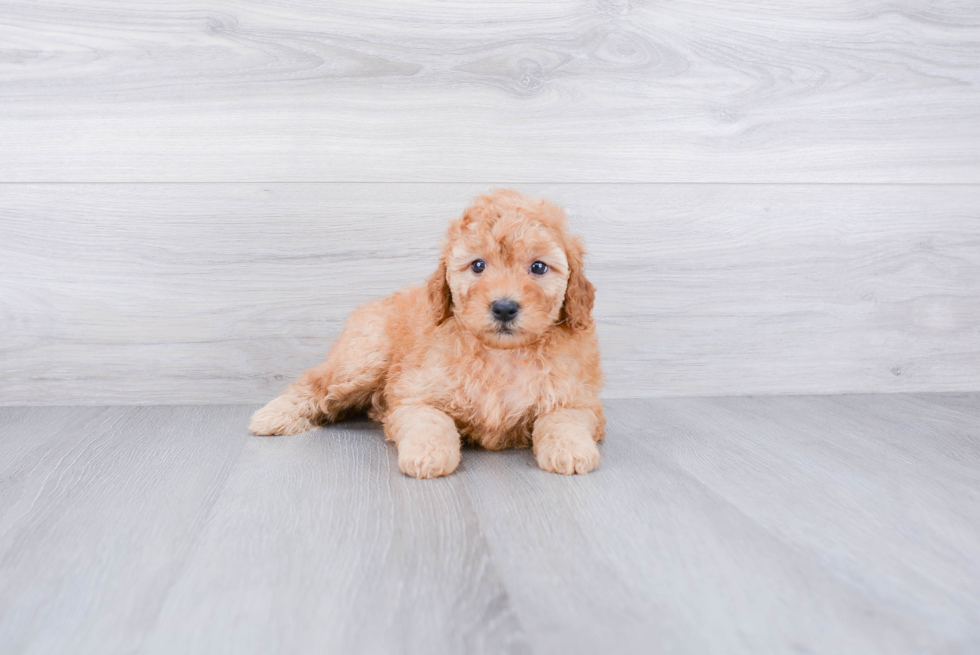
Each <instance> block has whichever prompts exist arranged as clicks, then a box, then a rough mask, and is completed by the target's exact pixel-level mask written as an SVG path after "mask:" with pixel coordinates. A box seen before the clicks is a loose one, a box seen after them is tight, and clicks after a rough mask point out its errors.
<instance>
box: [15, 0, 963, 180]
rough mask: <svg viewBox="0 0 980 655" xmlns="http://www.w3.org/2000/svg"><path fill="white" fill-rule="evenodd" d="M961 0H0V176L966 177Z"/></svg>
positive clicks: (180, 177)
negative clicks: (31, 0) (841, 0)
mask: <svg viewBox="0 0 980 655" xmlns="http://www.w3.org/2000/svg"><path fill="white" fill-rule="evenodd" d="M978 41H980V5H978V4H977V3H975V2H969V1H965V0H964V1H950V2H941V3H937V2H924V1H923V2H901V1H899V0H886V1H882V0H860V1H855V2H849V3H846V4H843V5H842V4H840V3H827V2H822V1H819V0H810V1H809V2H805V3H794V4H793V6H792V8H787V7H786V5H785V3H782V2H775V1H768V2H740V3H731V2H727V1H725V0H713V1H711V2H697V3H695V2H674V3H641V2H632V1H628V0H593V1H589V2H584V1H581V0H565V1H560V2H510V3H482V4H481V3H472V2H435V1H429V2H413V3H411V4H404V3H397V2H391V1H371V2H359V3H354V4H351V3H324V2H308V1H293V0H289V1H287V0H276V1H250V2H228V1H222V0H208V1H206V2H198V3H194V4H193V5H189V4H186V3H178V2H165V3H151V4H146V3H143V4H140V3H132V2H130V3H119V2H115V1H111V0H59V1H56V2H45V3H28V2H7V3H3V4H2V5H0V44H2V46H0V103H2V106H3V112H2V113H0V150H2V151H3V153H4V156H3V157H2V158H0V181H6V182H11V181H18V182H46V181H67V182H82V181H90V182H118V181H142V182H160V181H173V182H186V181H207V182H214V181H228V182H247V181H253V182H270V181H316V182H328V181H381V182H390V181H413V182H419V181H421V182H485V181H494V182H501V183H539V182H595V181H604V182H913V183H921V182H934V183H946V182H961V183H962V182H965V183H978V182H980V165H978V164H980V155H978V153H980V120H978V118H980V113H978V112H980V110H978V107H980V85H978V82H980V48H978V47H977V43H978Z"/></svg>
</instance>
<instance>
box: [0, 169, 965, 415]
mask: <svg viewBox="0 0 980 655" xmlns="http://www.w3.org/2000/svg"><path fill="white" fill-rule="evenodd" d="M487 188H488V187H486V186H484V185H466V184H395V185H387V184H268V185H259V184H104V185H95V184H79V185H63V184H53V185H52V184H37V185H27V184H17V185H0V334H2V335H3V339H2V341H0V403H2V404H7V405H12V404H64V403H81V404H96V403H225V402H261V401H263V400H265V399H267V398H269V397H271V396H272V395H273V394H275V393H276V392H277V391H279V390H280V388H281V387H283V386H284V385H285V384H287V383H288V381H289V380H290V379H292V378H293V377H294V376H296V375H297V374H298V373H300V372H301V371H302V370H303V369H304V368H305V367H307V366H310V365H312V364H314V363H316V362H318V361H319V360H320V359H321V358H322V357H323V356H324V355H325V354H326V351H327V349H328V348H329V346H330V344H331V342H332V340H333V338H334V337H335V336H336V335H337V334H338V332H339V330H340V327H341V324H342V321H343V319H344V317H345V316H346V315H347V314H348V313H349V312H350V310H351V309H353V308H354V307H355V306H356V305H357V304H359V303H360V302H362V301H365V300H368V299H370V298H374V297H377V296H380V295H383V294H386V293H389V292H391V291H394V290H396V289H398V288H400V287H402V286H405V285H407V284H413V283H419V282H421V281H422V280H423V278H424V277H425V276H426V275H427V274H428V273H430V272H431V270H432V269H433V268H434V262H435V256H436V252H437V246H438V243H439V240H440V238H441V233H442V230H443V228H444V227H445V225H446V222H447V221H448V220H449V219H450V218H452V217H455V216H456V215H458V214H459V213H460V211H461V210H462V209H463V207H465V206H466V204H467V203H468V202H469V201H470V199H471V198H472V196H473V195H474V194H476V193H479V192H482V191H485V190H486V189H487ZM522 190H524V191H527V192H529V193H532V194H537V195H542V196H545V197H549V198H552V199H554V200H556V201H558V202H560V203H562V204H563V205H564V206H565V207H566V208H567V211H568V213H569V216H570V220H571V222H572V224H573V226H574V227H575V229H576V230H577V231H579V232H580V233H582V234H583V235H584V236H585V237H586V240H587V243H588V245H589V249H590V257H589V260H588V271H589V276H590V278H591V279H592V280H593V281H594V282H595V284H596V286H597V287H598V298H597V303H596V315H597V318H598V321H599V330H600V336H601V339H602V345H603V354H604V362H605V368H606V372H607V378H608V381H607V387H606V393H607V395H608V396H610V397H612V396H642V395H658V396H678V395H715V394H755V393H834V392H888V391H956V390H977V389H980V255H978V253H980V187H978V186H969V185H871V186H867V185H716V184H707V185H682V184H677V185H675V184H670V185H629V184H622V185H613V184H593V185H525V186H523V187H522Z"/></svg>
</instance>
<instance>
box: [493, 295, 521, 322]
mask: <svg viewBox="0 0 980 655" xmlns="http://www.w3.org/2000/svg"><path fill="white" fill-rule="evenodd" d="M520 311H521V306H520V305H518V304H517V303H516V302H515V301H513V300H511V299H510V298H505V299H503V300H494V301H493V302H492V303H491V304H490V313H491V314H493V317H494V318H495V319H497V320H498V321H500V322H501V323H510V322H511V321H513V320H514V319H515V318H517V315H518V314H519V313H520Z"/></svg>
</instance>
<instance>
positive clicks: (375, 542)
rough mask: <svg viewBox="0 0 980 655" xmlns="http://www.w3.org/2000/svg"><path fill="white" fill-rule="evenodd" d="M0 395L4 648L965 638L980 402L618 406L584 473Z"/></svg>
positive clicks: (976, 623) (209, 411)
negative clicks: (410, 474)
mask: <svg viewBox="0 0 980 655" xmlns="http://www.w3.org/2000/svg"><path fill="white" fill-rule="evenodd" d="M253 409H254V407H252V406H203V407H202V406H199V407H186V406H170V407H162V406H161V407H127V408H121V407H108V408H105V407H102V408H100V407H87V408H83V407H74V408H70V407H48V408H23V407H22V408H5V409H2V410H0V652H3V653H73V654H80V653H122V652H126V653H130V652H147V653H196V652H200V653H251V652H254V653H268V652H277V653H299V652H303V653H308V652H334V653H337V652H412V653H415V652H418V653H422V652H425V653H431V652H436V653H438V652H447V653H449V652H454V653H459V652H536V653H555V652H573V653H574V652H581V653H595V652H602V653H614V652H644V653H648V652H681V653H709V652H745V653H760V652H779V653H783V652H822V653H889V654H894V653H906V652H907V653H913V652H918V653H921V652H942V653H975V652H977V651H978V650H980V564H978V562H980V428H978V426H980V394H962V395H882V396H824V397H821V396H798V397H788V396H784V397H743V398H699V399H685V398H675V399H658V400H617V401H610V402H608V403H607V410H608V415H609V435H608V439H607V440H606V442H605V443H604V444H603V445H602V456H603V460H602V464H601V466H600V468H599V469H598V470H597V471H596V472H595V473H593V474H591V475H588V476H584V477H573V478H565V477H560V476H555V475H549V474H545V473H543V472H541V471H539V470H538V469H536V468H535V466H534V462H533V459H532V456H531V454H530V453H529V452H528V451H509V452H502V453H490V452H483V451H477V450H469V451H467V452H465V453H464V459H463V464H462V466H461V468H460V470H459V471H458V472H457V473H456V474H454V475H452V476H450V477H448V478H444V479H440V480H434V481H417V480H412V479H408V478H406V477H404V476H403V475H402V474H401V473H399V471H398V468H397V465H396V460H395V452H394V449H393V447H392V446H390V445H387V444H385V443H384V442H383V441H382V438H381V435H380V431H379V429H378V427H377V426H376V425H375V424H372V423H370V422H368V421H366V420H355V421H352V422H347V423H343V424H341V425H338V426H335V427H330V428H326V429H322V430H319V431H317V432H314V433H310V434H306V435H301V436H297V437H279V438H258V437H252V436H249V435H248V433H247V432H246V429H245V424H246V419H247V417H248V415H249V413H250V412H251V411H252V410H253Z"/></svg>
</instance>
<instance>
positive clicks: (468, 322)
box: [428, 190, 595, 348]
mask: <svg viewBox="0 0 980 655" xmlns="http://www.w3.org/2000/svg"><path fill="white" fill-rule="evenodd" d="M428 292H429V298H430V300H431V302H432V306H433V309H434V311H435V315H436V320H437V321H439V322H441V321H444V320H446V319H448V318H449V317H450V316H452V315H455V316H456V320H457V321H458V322H459V324H460V325H461V326H462V327H463V328H464V329H466V330H469V331H470V332H471V333H473V334H474V335H475V336H476V337H477V338H478V339H479V340H480V341H481V342H483V343H484V344H485V345H487V346H490V347H492V348H518V347H521V346H525V345H528V344H530V343H532V342H534V341H536V340H537V339H539V338H541V337H542V336H543V335H544V334H545V333H546V332H547V331H548V330H550V329H553V328H554V327H556V326H558V325H566V326H567V327H568V328H570V329H573V330H581V329H586V328H588V327H590V326H591V325H592V301H593V298H594V296H595V291H594V289H593V287H592V284H590V283H589V281H588V280H587V279H586V278H585V273H584V272H583V270H582V243H581V240H580V239H579V238H578V237H574V236H571V235H570V234H568V225H567V222H566V220H565V213H564V212H563V211H562V210H561V209H560V208H559V207H557V206H555V205H554V204H552V203H550V202H548V201H546V200H535V199H531V198H528V197H526V196H523V195H521V194H519V193H517V192H516V191H510V190H498V191H494V192H493V193H491V194H489V195H485V196H480V197H479V198H477V199H476V201H475V202H474V203H473V205H472V206H471V207H469V209H467V210H466V211H465V212H464V213H463V216H462V217H461V218H459V219H457V220H455V221H453V222H452V223H451V224H450V226H449V230H448V232H447V233H446V244H445V247H444V248H443V253H442V259H441V261H440V264H439V268H438V270H436V272H435V273H434V274H433V275H432V277H431V278H429V281H428Z"/></svg>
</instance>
